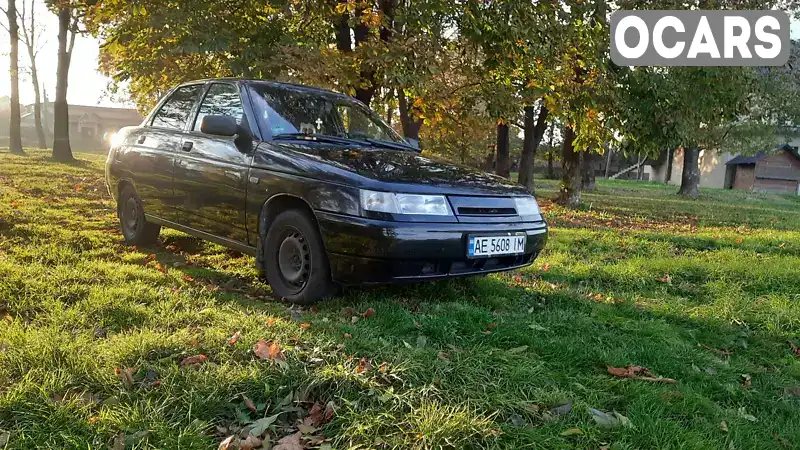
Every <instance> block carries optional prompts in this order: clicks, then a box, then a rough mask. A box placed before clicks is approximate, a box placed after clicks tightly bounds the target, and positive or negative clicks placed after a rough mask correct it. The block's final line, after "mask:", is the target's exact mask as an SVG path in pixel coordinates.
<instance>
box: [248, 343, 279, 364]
mask: <svg viewBox="0 0 800 450" xmlns="http://www.w3.org/2000/svg"><path fill="white" fill-rule="evenodd" d="M253 353H255V354H256V356H258V357H259V358H261V359H263V360H265V361H267V360H278V361H283V360H285V359H286V358H285V356H284V355H283V350H281V348H280V347H279V346H278V344H276V343H275V342H274V341H269V342H266V341H264V340H263V339H259V340H258V342H256V344H255V345H254V346H253Z"/></svg>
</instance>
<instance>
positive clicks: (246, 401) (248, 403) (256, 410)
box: [242, 395, 258, 414]
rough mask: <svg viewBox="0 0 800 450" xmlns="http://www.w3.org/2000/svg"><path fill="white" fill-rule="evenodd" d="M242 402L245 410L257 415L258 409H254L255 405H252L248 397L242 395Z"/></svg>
mask: <svg viewBox="0 0 800 450" xmlns="http://www.w3.org/2000/svg"><path fill="white" fill-rule="evenodd" d="M242 400H243V401H244V406H247V409H249V410H250V411H253V412H254V413H256V414H258V408H256V405H254V404H253V401H252V400H250V398H249V397H248V396H246V395H242Z"/></svg>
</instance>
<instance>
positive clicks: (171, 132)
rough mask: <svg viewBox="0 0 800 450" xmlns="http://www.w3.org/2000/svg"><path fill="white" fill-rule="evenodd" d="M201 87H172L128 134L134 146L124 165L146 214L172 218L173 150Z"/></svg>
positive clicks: (174, 152)
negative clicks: (131, 133)
mask: <svg viewBox="0 0 800 450" xmlns="http://www.w3.org/2000/svg"><path fill="white" fill-rule="evenodd" d="M202 89H203V85H202V84H195V85H188V86H181V87H179V88H177V89H175V90H174V91H173V92H172V93H171V94H170V95H169V97H167V98H166V99H165V100H164V101H163V102H162V103H161V105H160V106H159V108H158V110H156V111H155V113H154V114H153V115H152V117H150V119H149V122H147V124H146V125H145V126H144V127H142V128H141V129H139V130H137V131H136V132H135V133H133V135H132V136H130V140H131V142H130V145H131V146H132V147H133V148H134V149H135V150H134V151H132V152H130V155H129V158H130V160H129V161H126V165H128V166H129V167H132V173H133V178H134V182H135V185H136V191H137V193H138V194H139V197H140V198H141V199H142V205H143V206H144V210H145V212H146V213H147V214H151V215H154V216H157V217H160V218H162V219H167V220H174V219H175V212H176V210H175V198H174V196H173V188H172V177H173V172H174V162H175V154H176V152H177V151H178V146H180V144H181V139H182V135H183V130H184V127H185V126H186V123H187V121H188V120H189V116H190V115H191V112H192V109H193V107H194V106H195V103H196V102H197V99H198V97H199V96H200V92H201V91H202Z"/></svg>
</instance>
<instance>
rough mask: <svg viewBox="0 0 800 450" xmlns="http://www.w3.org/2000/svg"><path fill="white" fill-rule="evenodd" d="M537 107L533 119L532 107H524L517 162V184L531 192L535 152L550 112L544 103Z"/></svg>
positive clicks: (533, 111) (545, 128)
mask: <svg viewBox="0 0 800 450" xmlns="http://www.w3.org/2000/svg"><path fill="white" fill-rule="evenodd" d="M541 103H542V105H541V106H540V107H539V114H538V117H536V118H535V119H534V114H535V110H534V107H533V105H527V106H525V108H524V110H525V119H524V126H525V128H524V130H523V131H524V133H525V135H524V137H523V141H522V154H521V155H520V160H519V178H518V180H517V181H518V183H519V184H521V185H523V186H525V187H526V188H528V190H529V191H531V192H533V169H534V161H535V160H536V151H537V150H538V148H539V144H540V143H541V142H542V138H543V137H544V132H545V131H546V130H547V117H548V115H549V113H550V111H549V110H548V109H547V106H545V105H544V102H541Z"/></svg>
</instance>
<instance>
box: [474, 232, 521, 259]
mask: <svg viewBox="0 0 800 450" xmlns="http://www.w3.org/2000/svg"><path fill="white" fill-rule="evenodd" d="M521 253H525V235H523V234H518V235H513V236H470V237H469V242H468V244H467V256H468V257H470V258H482V257H489V256H497V255H519V254H521Z"/></svg>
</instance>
